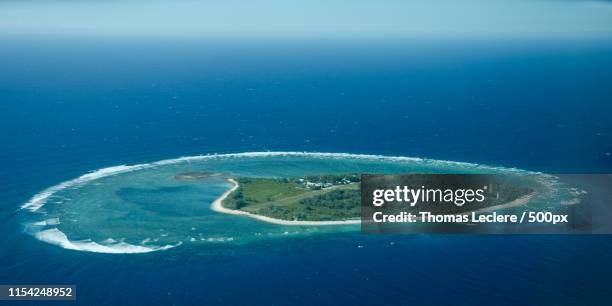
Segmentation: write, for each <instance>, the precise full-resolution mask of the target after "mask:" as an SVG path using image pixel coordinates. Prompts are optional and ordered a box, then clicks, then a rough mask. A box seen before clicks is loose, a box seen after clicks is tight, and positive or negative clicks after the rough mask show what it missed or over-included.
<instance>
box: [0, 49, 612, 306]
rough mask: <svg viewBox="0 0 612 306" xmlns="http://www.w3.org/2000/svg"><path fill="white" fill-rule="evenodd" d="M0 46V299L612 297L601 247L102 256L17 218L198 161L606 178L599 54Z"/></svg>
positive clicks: (324, 245)
mask: <svg viewBox="0 0 612 306" xmlns="http://www.w3.org/2000/svg"><path fill="white" fill-rule="evenodd" d="M3 42H5V43H3V47H2V48H0V67H2V69H0V128H1V129H2V131H3V133H1V134H0V143H2V150H0V170H1V173H2V174H3V175H2V176H0V201H1V202H0V205H1V208H0V218H1V221H2V223H1V225H0V226H1V229H2V233H3V234H2V235H0V245H1V246H2V247H1V248H0V279H2V280H3V281H2V282H3V283H6V284H41V283H43V284H44V283H47V284H76V285H77V294H78V301H79V302H80V303H82V304H86V305H104V304H116V303H130V304H151V303H159V304H177V305H188V304H225V305H233V304H265V305H274V304H288V303H291V304H304V305H306V304H315V303H316V304H326V305H327V304H329V305H331V304H349V303H350V304H367V305H371V304H380V303H381V301H384V302H386V303H391V304H414V303H426V302H430V303H437V304H449V305H450V304H452V305H457V304H459V305H463V304H466V305H467V304H470V305H475V304H476V305H478V304H481V305H490V304H492V303H495V304H501V305H503V304H508V305H510V304H517V303H522V304H534V305H542V304H574V305H602V304H606V303H607V301H609V299H610V298H612V296H611V294H610V293H609V290H608V287H609V286H608V285H609V281H608V279H609V275H610V273H611V272H612V268H611V267H612V257H611V256H610V255H609V254H610V251H612V239H610V238H609V236H555V235H552V236H520V235H519V236H453V235H406V236H369V235H368V236H366V235H361V234H360V233H358V232H354V231H340V232H335V233H324V234H321V235H318V234H317V235H298V237H281V238H279V239H261V240H259V241H254V242H253V243H248V244H238V243H219V244H212V245H207V247H202V246H201V245H199V244H190V243H183V244H181V245H180V246H177V247H173V248H170V249H168V250H163V251H156V252H149V253H142V254H104V253H95V252H83V251H78V250H68V249H65V248H61V247H59V246H57V245H53V244H48V243H44V242H42V241H40V240H39V239H36V237H35V236H34V235H31V234H30V233H28V231H27V229H26V228H25V225H24V223H25V222H26V221H27V218H24V212H23V211H22V210H20V207H21V206H22V205H24V204H25V203H27V202H28V201H30V199H31V198H32V196H34V195H36V194H38V193H39V192H41V191H42V190H44V189H45V188H48V187H51V186H54V185H57V184H59V183H62V182H65V181H68V180H71V179H74V178H76V177H79V176H81V175H83V174H85V173H87V172H90V171H95V170H97V169H101V168H106V167H113V166H117V165H123V164H128V165H129V164H142V163H150V162H155V161H158V160H165V159H171V158H177V157H181V156H193V155H198V154H211V153H234V152H253V151H258V152H261V151H309V152H346V153H356V154H382V155H394V156H409V157H423V158H431V159H438V160H451V161H461V162H470V163H476V164H480V165H482V164H484V165H491V166H501V167H508V168H519V169H524V170H528V171H543V172H547V173H609V172H610V170H612V156H610V153H611V152H612V123H610V122H611V121H610V114H612V103H610V97H612V86H611V85H612V75H611V74H610V73H609V71H611V70H612V43H610V42H609V41H606V40H580V39H576V40H544V41H529V40H487V41H476V40H457V41H428V40H375V41H371V40H369V41H366V40H358V39H354V40H348V39H338V40H332V39H328V40H316V39H303V40H298V39H278V40H273V39H253V38H248V39H246V38H245V39H238V38H236V39H212V38H211V39H204V40H200V41H194V40H190V39H168V38H156V39H153V38H151V39H127V38H125V39H111V38H84V37H29V38H20V37H3ZM124 192H125V193H124V194H123V195H124V196H126V197H130V196H132V197H138V196H139V194H138V192H137V191H135V190H126V191H124ZM130 192H131V193H130ZM140 196H142V194H140ZM152 200H155V199H149V201H152ZM146 203H148V202H147V201H145V204H146ZM102 204H103V203H102ZM81 209H82V210H83V211H87V210H86V209H85V208H81ZM191 209H195V210H197V209H198V208H197V207H192V208H191ZM184 212H185V211H184V210H171V211H167V212H166V213H168V214H181V213H184ZM97 226H101V225H97ZM109 226H110V224H109ZM84 229H85V228H84V227H75V231H76V230H84ZM89 229H91V228H89ZM100 230H101V231H106V230H108V228H104V229H100ZM216 238H218V237H216Z"/></svg>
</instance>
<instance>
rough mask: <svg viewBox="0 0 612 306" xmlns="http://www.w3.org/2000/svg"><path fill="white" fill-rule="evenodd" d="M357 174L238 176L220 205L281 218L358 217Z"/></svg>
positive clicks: (325, 218) (307, 219)
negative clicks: (284, 177)
mask: <svg viewBox="0 0 612 306" xmlns="http://www.w3.org/2000/svg"><path fill="white" fill-rule="evenodd" d="M359 180H360V179H359V175H355V174H347V175H323V176H308V177H304V178H300V179H275V178H238V179H236V181H237V182H238V184H239V187H238V189H237V190H236V191H234V192H233V193H232V194H231V195H230V196H228V197H227V198H226V199H225V200H224V201H223V206H224V207H227V208H231V209H239V210H243V211H246V212H250V213H254V214H258V215H263V216H268V217H272V218H277V219H283V220H300V221H330V220H346V219H354V218H359V216H360V212H361V211H360V196H361V194H360V191H359Z"/></svg>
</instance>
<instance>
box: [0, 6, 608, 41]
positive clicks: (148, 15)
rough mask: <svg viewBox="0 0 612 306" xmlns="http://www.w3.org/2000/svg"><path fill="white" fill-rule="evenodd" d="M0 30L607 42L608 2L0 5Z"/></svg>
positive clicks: (172, 34)
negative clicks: (592, 38)
mask: <svg viewBox="0 0 612 306" xmlns="http://www.w3.org/2000/svg"><path fill="white" fill-rule="evenodd" d="M0 33H17V34H21V33H36V34H66V33H68V34H91V35H111V36H114V35H153V36H157V35H161V36H194V35H195V36H198V35H214V36H226V35H229V36H232V35H281V36H284V35H289V36H293V35H298V36H299V35H305V36H318V35H356V36H360V35H364V36H372V35H374V36H376V35H381V36H385V35H387V36H393V35H402V36H416V37H525V36H532V37H541V36H554V37H557V36H578V37H581V36H602V35H605V36H611V37H612V3H610V2H604V1H593V0H589V1H580V0H577V1H572V0H463V1H458V0H387V1H385V0H378V1H375V0H371V1H370V0H353V1H348V0H326V1H313V0H311V1H297V0H261V1H260V0H249V1H247V0H242V1H237V0H223V1H195V0H168V1H163V0H150V1H146V0H127V1H118V0H115V1H93V0H91V1H77V0H74V1H69V0H64V1H53V0H46V1H2V2H0Z"/></svg>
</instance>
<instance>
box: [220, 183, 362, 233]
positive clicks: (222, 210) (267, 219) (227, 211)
mask: <svg viewBox="0 0 612 306" xmlns="http://www.w3.org/2000/svg"><path fill="white" fill-rule="evenodd" d="M227 181H228V182H230V183H231V184H232V185H233V187H232V188H231V189H230V190H228V191H226V192H224V193H223V194H222V195H221V197H219V198H218V199H216V200H215V201H214V202H213V203H212V205H211V208H212V210H214V211H216V212H220V213H224V214H232V215H243V216H247V217H250V218H253V219H257V220H260V221H264V222H269V223H274V224H279V225H309V226H312V225H346V224H360V223H361V220H359V219H357V220H345V221H297V220H296V221H288V220H281V219H276V218H270V217H266V216H260V215H256V214H252V213H249V212H246V211H242V210H235V209H229V208H226V207H223V205H222V203H223V200H224V199H225V198H227V197H228V196H229V195H230V194H231V193H232V192H234V190H236V189H238V182H236V180H234V179H231V178H230V179H227Z"/></svg>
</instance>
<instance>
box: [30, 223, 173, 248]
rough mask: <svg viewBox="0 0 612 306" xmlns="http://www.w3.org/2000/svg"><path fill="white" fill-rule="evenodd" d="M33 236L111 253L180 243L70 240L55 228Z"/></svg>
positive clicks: (66, 246) (52, 241)
mask: <svg viewBox="0 0 612 306" xmlns="http://www.w3.org/2000/svg"><path fill="white" fill-rule="evenodd" d="M34 236H35V237H36V238H37V239H38V240H40V241H44V242H47V243H50V244H53V245H57V246H60V247H62V248H64V249H69V250H76V251H87V252H95V253H111V254H132V253H149V252H153V251H160V250H167V249H170V248H173V247H176V246H179V245H181V243H180V242H179V243H177V244H175V245H165V246H146V247H144V246H139V245H133V244H129V243H125V242H115V243H114V242H113V240H107V241H106V242H107V243H108V244H99V243H96V242H93V241H91V240H83V241H70V240H68V237H67V236H66V234H64V232H62V231H60V230H59V229H57V228H52V229H47V230H44V231H40V232H37V233H35V234H34Z"/></svg>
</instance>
